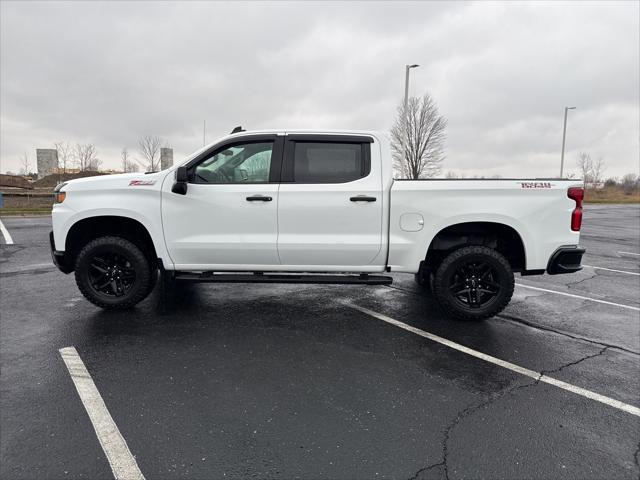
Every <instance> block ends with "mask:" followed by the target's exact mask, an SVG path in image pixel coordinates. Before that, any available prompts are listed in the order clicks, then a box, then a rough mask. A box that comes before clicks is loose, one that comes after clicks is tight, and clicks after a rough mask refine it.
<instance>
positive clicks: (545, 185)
mask: <svg viewBox="0 0 640 480" xmlns="http://www.w3.org/2000/svg"><path fill="white" fill-rule="evenodd" d="M520 185H522V188H551V187H553V186H554V185H555V184H553V183H550V182H520Z"/></svg>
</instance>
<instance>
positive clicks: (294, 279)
mask: <svg viewBox="0 0 640 480" xmlns="http://www.w3.org/2000/svg"><path fill="white" fill-rule="evenodd" d="M175 279H176V280H180V281H185V282H198V283H205V282H207V283H317V284H341V285H390V284H391V283H392V282H393V278H391V277H385V276H382V275H368V274H361V275H311V274H308V275H307V274H304V275H299V274H264V273H213V272H202V273H191V272H176V273H175Z"/></svg>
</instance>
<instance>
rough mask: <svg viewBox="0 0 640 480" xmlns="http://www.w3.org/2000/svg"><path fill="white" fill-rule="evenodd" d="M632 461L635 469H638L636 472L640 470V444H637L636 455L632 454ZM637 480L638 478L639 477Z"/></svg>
mask: <svg viewBox="0 0 640 480" xmlns="http://www.w3.org/2000/svg"><path fill="white" fill-rule="evenodd" d="M633 461H634V463H635V464H636V467H638V470H640V442H638V449H637V450H636V453H634V454H633ZM638 478H640V475H639V476H638Z"/></svg>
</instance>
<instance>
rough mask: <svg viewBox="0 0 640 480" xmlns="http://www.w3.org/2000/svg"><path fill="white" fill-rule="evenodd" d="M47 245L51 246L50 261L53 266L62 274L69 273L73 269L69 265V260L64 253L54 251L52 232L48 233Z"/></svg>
mask: <svg viewBox="0 0 640 480" xmlns="http://www.w3.org/2000/svg"><path fill="white" fill-rule="evenodd" d="M49 245H50V246H51V259H52V260H53V264H54V265H55V266H56V267H58V269H59V270H60V271H61V272H62V273H71V272H72V271H73V267H71V266H70V265H69V259H68V258H67V257H66V255H65V254H64V252H61V251H59V250H56V245H55V242H54V241H53V232H49Z"/></svg>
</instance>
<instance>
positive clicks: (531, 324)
mask: <svg viewBox="0 0 640 480" xmlns="http://www.w3.org/2000/svg"><path fill="white" fill-rule="evenodd" d="M496 317H497V318H502V319H504V320H509V321H511V322H515V323H521V324H522V325H526V326H527V327H531V328H536V329H538V330H544V331H547V332H551V333H555V334H557V335H562V336H564V337H569V338H573V339H574V340H581V341H583V342H587V343H591V344H593V345H599V346H601V347H607V348H614V349H616V350H621V351H623V352H626V353H630V354H632V355H640V352H636V351H635V350H630V349H628V348H625V347H621V346H619V345H614V344H611V343H605V342H601V341H598V340H592V339H590V338H587V337H582V336H580V335H574V334H571V333H568V332H565V331H563V330H556V329H555V328H551V327H547V326H545V325H540V324H539V323H534V322H530V321H528V320H524V319H522V318H520V317H516V316H514V315H508V314H505V313H500V314H498V315H496Z"/></svg>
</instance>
